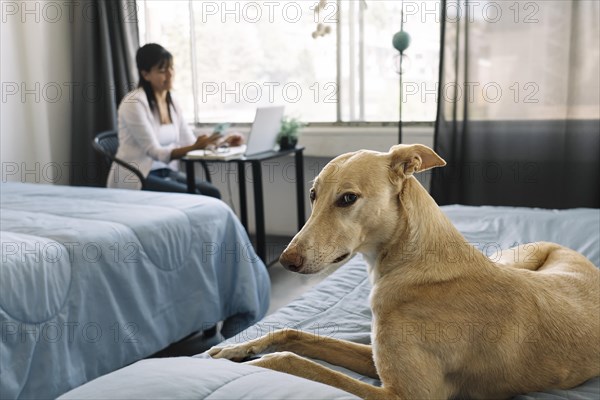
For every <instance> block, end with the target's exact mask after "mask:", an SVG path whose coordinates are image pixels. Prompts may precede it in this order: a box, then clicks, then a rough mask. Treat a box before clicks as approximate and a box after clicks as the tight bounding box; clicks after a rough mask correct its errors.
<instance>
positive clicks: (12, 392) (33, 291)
mask: <svg viewBox="0 0 600 400" xmlns="http://www.w3.org/2000/svg"><path fill="white" fill-rule="evenodd" d="M1 206H2V208H1V233H0V239H1V243H2V267H1V269H0V323H1V332H2V341H1V342H0V368H1V369H0V371H1V372H0V378H1V383H0V397H1V398H2V399H13V398H56V397H57V396H59V395H61V394H63V393H65V392H67V391H68V390H70V389H72V388H75V387H77V386H80V385H81V384H83V383H85V382H87V381H90V380H92V379H94V378H97V377H99V376H101V375H104V374H107V373H109V372H111V371H114V370H117V369H119V368H121V367H124V366H126V365H128V364H131V363H133V362H135V361H138V360H141V359H143V358H145V357H148V356H150V355H152V354H154V353H156V352H158V351H159V350H161V349H164V348H165V347H167V346H168V345H169V344H171V343H174V342H177V341H179V340H181V339H183V338H185V337H188V336H189V335H191V334H193V333H195V332H201V331H204V330H210V329H212V328H213V327H214V326H215V325H216V324H217V323H220V321H223V322H222V325H223V329H222V330H221V332H224V333H225V334H226V335H229V336H231V335H234V334H236V333H238V332H239V331H241V330H242V329H244V328H246V327H248V326H250V325H252V324H253V323H255V322H257V321H258V320H260V319H261V318H262V317H263V316H264V315H265V313H266V311H267V309H268V305H269V295H270V281H269V277H268V274H267V271H266V268H265V266H264V264H263V263H262V261H261V260H260V259H259V258H258V257H257V256H256V254H255V253H254V250H253V248H252V246H251V244H250V241H249V239H248V237H247V235H246V232H245V230H244V228H243V227H242V225H241V224H240V223H239V221H238V220H237V218H236V216H235V215H234V214H233V212H232V211H231V210H230V209H229V207H228V206H227V205H226V204H225V203H223V202H221V201H220V200H216V199H213V198H209V197H205V196H196V195H187V194H172V193H158V192H141V191H128V190H112V189H110V190H109V189H101V188H76V187H66V186H53V185H41V184H23V183H4V184H2V186H1Z"/></svg>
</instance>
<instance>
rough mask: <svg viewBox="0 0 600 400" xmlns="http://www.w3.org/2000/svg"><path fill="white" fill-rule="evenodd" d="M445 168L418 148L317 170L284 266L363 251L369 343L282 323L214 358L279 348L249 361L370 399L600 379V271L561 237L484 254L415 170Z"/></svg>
mask: <svg viewBox="0 0 600 400" xmlns="http://www.w3.org/2000/svg"><path fill="white" fill-rule="evenodd" d="M445 164H446V163H445V162H444V160H442V159H441V158H440V157H439V156H438V155H437V154H435V153H434V152H433V151H432V150H431V149H429V148H428V147H426V146H422V145H411V146H406V145H397V146H394V147H392V148H391V150H390V152H389V153H378V152H372V151H359V152H356V153H350V154H344V155H342V156H339V157H337V158H336V159H335V160H333V161H332V162H331V163H329V164H328V165H327V166H326V167H325V168H324V169H323V171H322V172H321V173H320V174H319V176H318V177H317V178H316V179H315V182H314V186H313V188H312V190H311V200H312V203H313V210H312V214H311V216H310V218H309V220H308V221H307V223H306V225H305V226H304V227H303V228H302V230H301V231H300V232H299V233H298V234H297V235H296V236H295V237H294V239H293V240H292V242H291V243H290V244H289V246H288V247H287V248H286V250H285V251H284V253H283V254H282V255H281V258H280V260H281V263H282V264H283V265H284V266H286V267H287V268H288V269H290V270H293V271H296V272H300V273H315V272H318V271H320V270H322V269H323V268H325V267H328V266H330V265H341V264H343V263H344V262H345V261H347V260H348V259H349V258H350V257H351V256H352V255H353V254H354V253H356V252H360V253H362V254H363V255H364V257H365V259H366V261H367V263H368V266H369V274H370V278H371V281H372V284H373V289H372V292H371V308H372V310H373V323H372V328H373V332H372V343H373V345H372V346H368V345H362V344H356V343H352V342H348V341H342V340H337V339H332V338H316V337H315V336H314V335H311V334H308V333H305V332H300V331H293V330H282V331H277V332H274V333H272V334H270V335H267V336H264V337H261V338H258V339H256V340H252V341H250V342H247V343H243V344H240V345H234V346H229V347H225V348H212V349H211V350H210V351H209V354H210V355H212V356H213V357H215V358H228V359H232V360H242V359H244V358H246V357H247V356H250V355H254V354H259V353H263V352H272V351H275V352H276V351H283V352H280V353H273V354H267V355H265V356H263V357H262V358H260V359H257V360H254V361H251V362H250V364H252V365H257V366H261V367H265V368H270V369H273V370H277V371H282V372H287V373H290V374H293V375H297V376H301V377H304V378H308V379H311V380H315V381H319V382H322V383H325V384H328V385H332V386H335V387H338V388H340V389H342V390H345V391H347V392H350V393H353V394H355V395H357V396H360V397H362V398H368V399H380V398H398V399H432V398H439V399H447V398H453V397H460V398H506V397H509V396H511V395H514V394H518V393H526V392H531V391H541V390H545V389H549V388H571V387H574V386H576V385H578V384H580V383H582V382H584V381H586V380H587V379H589V378H592V377H594V376H597V375H600V309H599V298H600V289H599V288H600V272H599V270H598V269H597V268H596V267H595V266H594V265H593V264H592V263H591V262H590V261H588V260H587V259H586V258H585V257H583V256H582V255H580V254H578V253H576V252H575V251H572V250H569V249H567V248H564V247H561V246H559V245H557V244H553V243H542V242H540V243H533V244H528V245H523V246H519V247H516V248H513V249H510V250H505V251H504V252H503V253H502V254H501V258H499V259H497V258H496V259H495V258H493V257H491V259H494V260H495V261H496V262H493V261H492V260H491V259H490V258H487V257H486V256H484V255H483V254H482V253H480V252H479V251H478V250H476V249H475V248H473V247H472V246H471V245H469V244H468V243H466V241H465V239H464V238H463V237H462V235H461V234H460V233H459V232H458V231H457V230H456V228H455V227H454V226H453V225H452V223H451V222H450V221H449V220H448V218H447V217H446V216H445V215H444V214H443V212H442V211H441V210H440V209H439V208H438V206H437V205H436V203H435V202H434V200H433V199H432V198H431V197H430V196H429V194H428V193H427V192H426V191H425V189H424V188H423V187H422V186H421V185H420V184H419V182H418V181H417V180H416V179H415V178H414V177H413V173H414V172H417V171H424V170H428V169H430V168H433V167H438V166H443V165H445ZM325 244H327V245H325ZM299 355H303V356H307V357H313V358H317V359H321V360H325V361H327V362H329V363H332V364H335V365H340V366H343V367H346V368H348V369H351V370H354V371H356V372H359V373H361V374H363V375H366V376H370V377H373V378H379V379H381V382H382V384H383V386H382V387H375V386H372V385H369V384H367V383H364V382H360V381H358V380H356V379H353V378H350V377H348V376H346V375H344V374H342V373H340V372H337V371H333V370H331V369H328V368H326V367H323V366H321V365H319V364H317V363H315V362H313V361H310V360H308V359H306V358H303V357H300V356H299Z"/></svg>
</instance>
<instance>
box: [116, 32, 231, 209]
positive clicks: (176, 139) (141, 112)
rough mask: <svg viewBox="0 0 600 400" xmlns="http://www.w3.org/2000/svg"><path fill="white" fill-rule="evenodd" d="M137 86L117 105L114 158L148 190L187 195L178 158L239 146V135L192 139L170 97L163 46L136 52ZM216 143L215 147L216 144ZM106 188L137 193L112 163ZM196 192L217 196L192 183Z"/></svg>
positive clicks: (170, 78) (124, 173)
mask: <svg viewBox="0 0 600 400" xmlns="http://www.w3.org/2000/svg"><path fill="white" fill-rule="evenodd" d="M136 63H137V69H138V73H139V83H138V88H137V89H135V90H134V91H132V92H130V93H128V94H127V95H126V96H125V98H124V99H123V101H122V102H121V104H120V105H119V112H118V118H119V148H118V150H117V154H116V156H117V158H120V159H121V160H123V161H125V162H127V163H129V164H131V165H132V166H133V167H135V168H137V169H139V170H140V172H141V173H142V174H143V175H144V176H146V183H147V185H146V186H147V187H146V188H147V189H148V190H155V191H163V192H181V193H187V185H186V176H185V174H183V173H181V172H179V168H178V167H179V165H178V161H177V160H178V159H180V158H182V157H183V156H185V155H186V153H187V152H188V151H191V150H198V149H204V148H206V147H207V146H209V145H213V144H218V145H220V144H223V143H227V144H229V145H232V146H237V145H240V144H241V143H242V137H241V136H239V135H230V136H227V137H225V138H224V139H221V140H220V141H219V139H218V136H210V137H209V136H207V135H202V136H199V137H197V138H195V137H194V135H193V134H192V132H191V131H190V129H189V127H188V126H187V124H186V122H185V120H184V118H183V113H182V110H181V107H180V106H179V104H178V103H177V102H176V101H175V99H174V98H173V96H172V95H171V88H172V87H173V75H174V69H173V56H172V55H171V53H169V52H168V51H167V50H166V49H165V48H164V47H162V46H160V45H158V44H155V43H150V44H147V45H145V46H143V47H141V48H140V49H138V51H137V54H136ZM217 141H219V143H217ZM107 187H111V188H124V189H140V188H141V182H139V180H138V179H137V178H136V177H135V175H134V174H133V173H131V172H130V171H128V170H127V169H125V168H123V167H121V166H120V165H118V164H116V163H113V166H112V167H111V171H110V174H109V176H108V182H107ZM196 189H197V192H198V193H200V194H204V195H208V196H212V197H217V198H220V197H221V196H220V193H219V190H218V189H217V188H216V187H214V186H213V185H211V184H210V183H208V182H202V181H196Z"/></svg>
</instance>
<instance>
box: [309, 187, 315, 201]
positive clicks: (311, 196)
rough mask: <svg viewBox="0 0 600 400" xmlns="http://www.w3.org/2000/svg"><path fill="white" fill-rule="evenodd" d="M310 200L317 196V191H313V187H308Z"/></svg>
mask: <svg viewBox="0 0 600 400" xmlns="http://www.w3.org/2000/svg"><path fill="white" fill-rule="evenodd" d="M309 196H310V201H311V202H313V201H315V199H316V198H317V193H316V192H315V189H310V195H309Z"/></svg>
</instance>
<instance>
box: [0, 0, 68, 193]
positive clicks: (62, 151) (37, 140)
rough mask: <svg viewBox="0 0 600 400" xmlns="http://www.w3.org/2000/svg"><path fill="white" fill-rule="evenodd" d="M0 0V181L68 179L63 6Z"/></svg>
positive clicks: (65, 180)
mask: <svg viewBox="0 0 600 400" xmlns="http://www.w3.org/2000/svg"><path fill="white" fill-rule="evenodd" d="M52 4H53V5H55V6H54V8H52V7H48V6H47V5H46V4H45V3H44V2H42V1H1V2H0V12H1V21H0V23H1V32H0V33H1V34H0V50H1V51H0V52H1V54H0V56H1V58H0V60H1V69H0V82H1V85H2V86H1V87H0V151H1V154H0V159H1V164H2V181H3V182H6V181H22V182H39V183H62V184H66V183H68V173H67V170H68V168H67V163H68V162H69V160H70V137H71V104H70V101H69V95H68V94H69V93H68V88H69V82H70V81H71V63H72V60H71V35H70V29H71V26H70V22H69V18H68V16H69V15H68V12H67V10H66V9H64V10H63V9H60V7H62V5H61V4H62V3H61V2H52Z"/></svg>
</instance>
